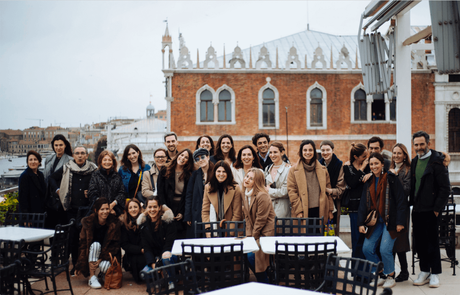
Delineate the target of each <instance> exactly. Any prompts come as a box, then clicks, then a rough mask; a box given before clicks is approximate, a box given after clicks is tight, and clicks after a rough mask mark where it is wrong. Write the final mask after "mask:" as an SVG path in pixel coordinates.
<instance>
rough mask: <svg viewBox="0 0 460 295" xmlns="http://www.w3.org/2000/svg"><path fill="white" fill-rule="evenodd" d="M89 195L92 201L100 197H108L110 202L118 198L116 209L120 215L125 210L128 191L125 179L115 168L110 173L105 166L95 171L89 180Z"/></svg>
mask: <svg viewBox="0 0 460 295" xmlns="http://www.w3.org/2000/svg"><path fill="white" fill-rule="evenodd" d="M88 197H89V199H90V201H91V202H92V201H93V200H95V199H97V198H100V197H105V198H107V199H108V200H109V203H112V202H113V201H114V200H116V201H117V205H116V206H115V207H114V210H115V213H117V216H120V215H121V214H122V213H123V211H124V210H125V202H126V192H125V188H124V187H123V181H122V180H121V177H120V175H119V174H118V173H117V172H115V171H113V170H110V172H109V174H107V170H105V169H104V168H101V169H98V170H96V171H94V172H93V174H92V176H91V180H90V182H89V189H88Z"/></svg>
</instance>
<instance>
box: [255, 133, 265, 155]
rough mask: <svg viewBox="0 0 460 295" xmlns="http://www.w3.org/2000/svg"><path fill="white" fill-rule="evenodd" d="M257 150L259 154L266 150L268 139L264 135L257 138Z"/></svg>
mask: <svg viewBox="0 0 460 295" xmlns="http://www.w3.org/2000/svg"><path fill="white" fill-rule="evenodd" d="M257 150H258V151H259V153H260V154H261V155H265V154H267V152H268V140H267V138H265V137H261V138H259V139H258V140H257Z"/></svg>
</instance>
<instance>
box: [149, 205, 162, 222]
mask: <svg viewBox="0 0 460 295" xmlns="http://www.w3.org/2000/svg"><path fill="white" fill-rule="evenodd" d="M146 210H147V214H148V215H149V217H150V219H152V221H157V220H158V217H159V216H160V206H159V205H158V201H157V200H149V201H148V203H147V209H146Z"/></svg>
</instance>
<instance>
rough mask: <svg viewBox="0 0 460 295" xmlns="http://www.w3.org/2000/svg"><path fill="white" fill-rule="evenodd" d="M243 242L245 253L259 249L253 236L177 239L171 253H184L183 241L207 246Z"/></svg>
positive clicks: (187, 243)
mask: <svg viewBox="0 0 460 295" xmlns="http://www.w3.org/2000/svg"><path fill="white" fill-rule="evenodd" d="M241 242H243V252H244V253H245V254H247V253H251V252H255V251H258V250H259V246H258V245H257V243H256V240H254V238H253V237H245V238H243V239H242V238H235V237H228V238H201V239H185V240H175V241H174V244H173V247H172V250H171V254H173V255H182V243H184V244H186V245H205V246H213V245H214V246H220V245H230V244H240V243H241Z"/></svg>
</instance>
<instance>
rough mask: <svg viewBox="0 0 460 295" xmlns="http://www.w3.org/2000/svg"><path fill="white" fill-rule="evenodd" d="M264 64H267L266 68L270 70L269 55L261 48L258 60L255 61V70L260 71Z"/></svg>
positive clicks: (263, 47) (266, 50) (265, 48)
mask: <svg viewBox="0 0 460 295" xmlns="http://www.w3.org/2000/svg"><path fill="white" fill-rule="evenodd" d="M264 62H265V63H266V64H267V68H269V69H271V67H272V62H271V60H270V53H269V52H268V49H267V47H265V46H262V48H260V52H259V58H258V59H257V61H256V69H257V70H260V69H261V68H262V65H263V63H264Z"/></svg>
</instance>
